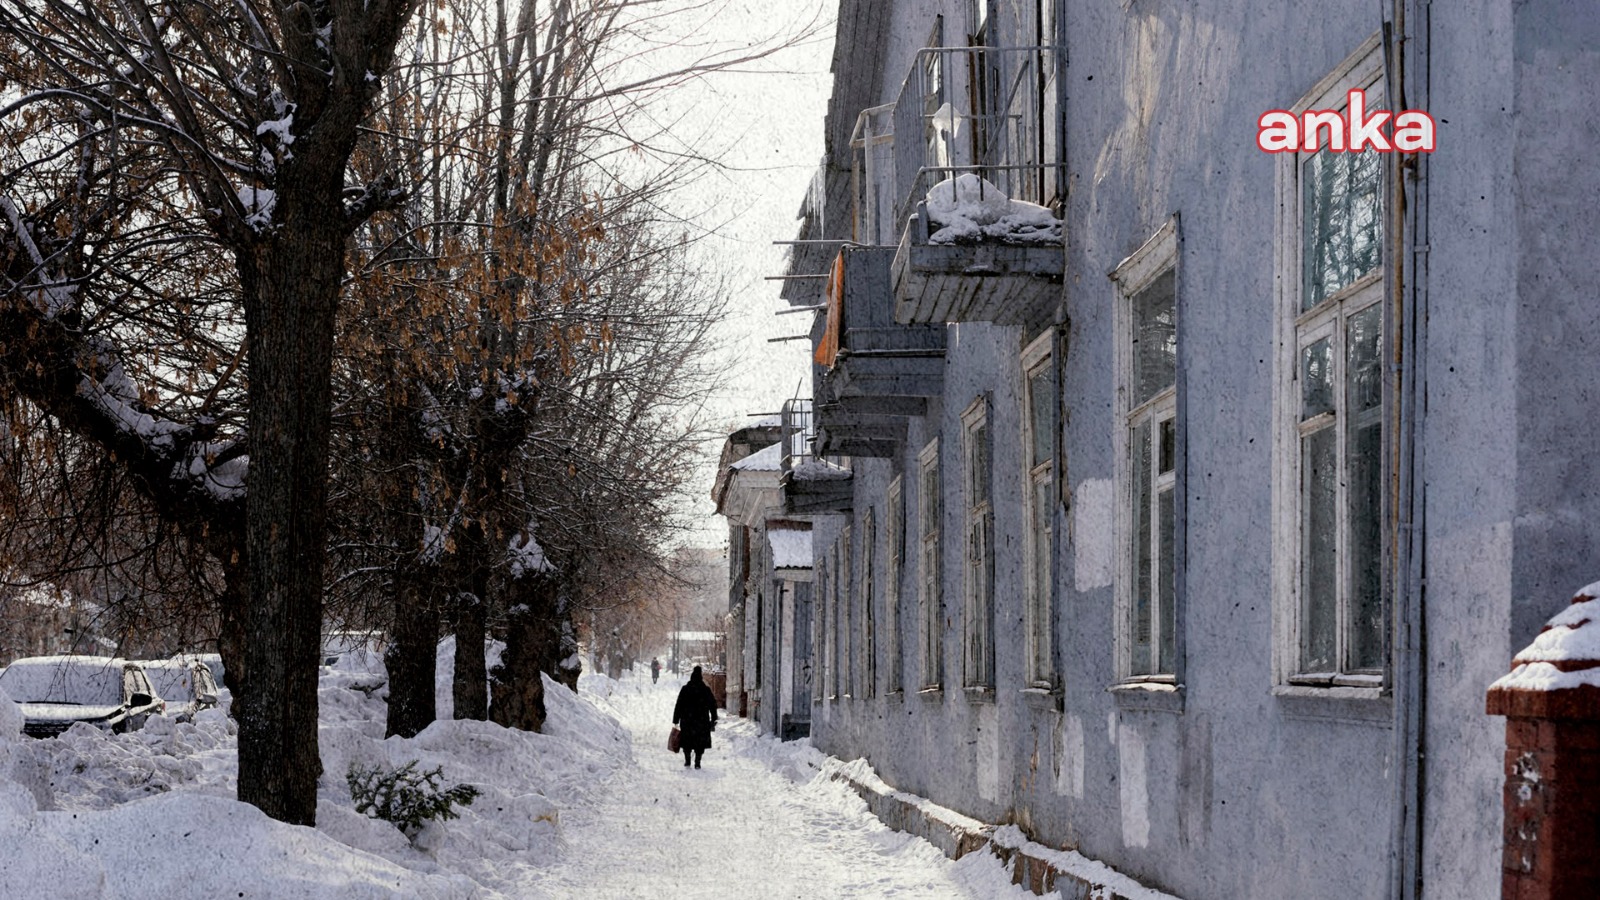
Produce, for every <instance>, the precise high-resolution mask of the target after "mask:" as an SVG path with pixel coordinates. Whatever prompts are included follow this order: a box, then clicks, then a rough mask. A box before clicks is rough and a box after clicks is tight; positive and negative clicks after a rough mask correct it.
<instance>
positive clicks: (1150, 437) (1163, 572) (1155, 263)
mask: <svg viewBox="0 0 1600 900" xmlns="http://www.w3.org/2000/svg"><path fill="white" fill-rule="evenodd" d="M1176 261H1177V222H1176V220H1172V221H1169V222H1168V223H1167V224H1166V225H1164V226H1162V227H1161V228H1160V229H1159V230H1158V231H1157V232H1156V234H1155V235H1154V236H1153V237H1151V238H1150V240H1148V241H1146V242H1145V244H1144V245H1143V246H1142V247H1140V248H1139V250H1138V251H1137V252H1136V253H1134V254H1133V255H1132V256H1130V257H1128V259H1126V260H1124V261H1123V262H1122V263H1121V264H1120V265H1118V266H1117V269H1116V271H1114V272H1113V273H1112V278H1113V279H1114V280H1115V281H1116V283H1117V290H1118V303H1117V319H1118V328H1117V332H1118V334H1119V339H1118V356H1119V362H1118V366H1117V369H1118V381H1119V384H1118V390H1117V393H1118V396H1119V403H1120V406H1121V409H1122V412H1121V422H1120V423H1119V425H1120V427H1119V429H1118V431H1119V435H1120V438H1121V441H1120V443H1121V444H1122V447H1121V453H1120V454H1119V457H1120V459H1119V467H1118V468H1119V472H1120V475H1121V477H1120V478H1119V482H1120V485H1121V490H1122V496H1123V504H1122V510H1123V512H1122V515H1121V517H1120V523H1121V527H1120V529H1119V530H1120V532H1121V539H1120V540H1119V542H1118V543H1119V545H1120V547H1121V553H1122V565H1121V569H1122V572H1123V577H1122V578H1121V584H1120V586H1119V588H1118V591H1117V598H1118V605H1119V615H1118V619H1119V622H1118V630H1119V642H1118V643H1119V649H1120V652H1119V653H1118V659H1119V670H1120V671H1119V673H1118V674H1119V675H1120V676H1121V678H1123V679H1125V680H1155V681H1172V680H1174V679H1175V677H1176V674H1177V665H1178V632H1177V625H1178V613H1177V576H1178V572H1177V568H1178V560H1177V536H1178V535H1177V505H1176V502H1177V494H1176V486H1177V481H1178V468H1179V465H1178V463H1179V453H1180V449H1181V448H1180V446H1179V443H1178V419H1177V411H1178V391H1177V375H1178V296H1177V273H1176V270H1175V269H1174V268H1173V266H1174V265H1175V263H1176Z"/></svg>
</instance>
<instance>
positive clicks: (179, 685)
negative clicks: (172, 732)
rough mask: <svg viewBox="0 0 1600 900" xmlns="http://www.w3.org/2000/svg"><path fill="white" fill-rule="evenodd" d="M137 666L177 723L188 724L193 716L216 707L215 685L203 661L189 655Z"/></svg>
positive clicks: (145, 662)
mask: <svg viewBox="0 0 1600 900" xmlns="http://www.w3.org/2000/svg"><path fill="white" fill-rule="evenodd" d="M138 665H139V668H140V669H142V670H143V671H144V674H145V675H146V677H148V678H149V679H150V684H151V686H152V687H154V688H155V689H156V691H155V692H156V696H158V697H160V698H161V699H162V700H164V701H166V704H167V715H169V716H174V717H176V718H177V720H178V721H180V722H188V721H191V720H192V719H194V714H195V713H197V712H199V711H200V710H202V709H210V708H211V707H213V706H216V705H217V682H216V679H214V678H212V677H211V669H210V668H209V667H208V666H207V665H206V664H205V662H204V661H202V660H199V659H196V658H195V657H192V656H189V657H175V658H173V659H150V660H140V661H139V663H138Z"/></svg>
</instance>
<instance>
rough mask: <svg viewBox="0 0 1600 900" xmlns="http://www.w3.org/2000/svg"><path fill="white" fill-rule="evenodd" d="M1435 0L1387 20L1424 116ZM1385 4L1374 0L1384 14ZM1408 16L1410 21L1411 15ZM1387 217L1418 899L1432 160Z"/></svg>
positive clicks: (1402, 187) (1400, 709)
mask: <svg viewBox="0 0 1600 900" xmlns="http://www.w3.org/2000/svg"><path fill="white" fill-rule="evenodd" d="M1430 2H1431V0H1393V6H1392V17H1391V18H1390V19H1389V20H1388V21H1385V22H1384V42H1383V46H1384V73H1385V79H1386V87H1387V89H1388V90H1387V93H1388V97H1389V107H1390V108H1391V109H1427V108H1428V95H1429V63H1428V37H1429V33H1430V28H1429V26H1430V18H1429V15H1430ZM1385 3H1386V0H1379V7H1380V12H1389V11H1386V10H1384V9H1383V7H1384V6H1385ZM1408 12H1409V13H1410V14H1411V15H1410V16H1409V17H1408ZM1393 165H1395V167H1396V168H1395V175H1396V178H1395V183H1396V189H1395V190H1394V192H1393V193H1392V194H1391V195H1390V196H1391V197H1392V198H1393V199H1394V201H1395V202H1394V203H1393V205H1392V206H1393V208H1392V209H1391V211H1390V214H1389V216H1388V223H1387V228H1388V230H1389V234H1388V242H1387V243H1388V246H1389V250H1390V252H1389V263H1390V267H1389V278H1390V291H1389V296H1390V298H1391V310H1390V318H1389V321H1390V323H1391V328H1390V334H1391V339H1390V341H1389V354H1390V371H1391V377H1390V379H1389V384H1390V385H1391V386H1392V387H1391V390H1393V392H1394V393H1393V395H1392V397H1393V400H1394V401H1395V402H1394V403H1393V404H1392V405H1391V409H1393V410H1394V412H1393V413H1392V414H1391V416H1390V419H1389V424H1390V426H1391V427H1393V429H1394V435H1395V436H1394V438H1393V440H1392V442H1391V444H1390V446H1391V454H1390V459H1392V460H1393V461H1394V471H1393V473H1392V474H1391V476H1390V479H1389V483H1390V487H1391V490H1392V494H1391V496H1393V497H1394V512H1393V516H1392V518H1391V521H1393V522H1394V523H1395V528H1394V535H1393V563H1394V566H1393V568H1392V570H1391V571H1392V572H1393V576H1394V580H1393V586H1392V588H1391V595H1392V596H1393V598H1394V602H1393V623H1392V625H1393V631H1392V634H1393V646H1392V647H1391V651H1392V652H1391V654H1390V659H1391V666H1392V672H1393V676H1392V681H1391V684H1390V689H1391V692H1392V696H1393V698H1394V716H1395V721H1394V728H1393V732H1392V734H1393V742H1392V753H1393V756H1392V757H1391V758H1392V759H1394V760H1395V761H1396V762H1397V763H1398V769H1399V773H1398V774H1399V777H1398V778H1396V779H1395V795H1394V803H1393V814H1392V820H1391V821H1392V829H1393V830H1392V834H1391V840H1390V845H1389V896H1390V897H1391V898H1393V900H1418V898H1420V897H1421V896H1422V891H1423V871H1422V869H1423V866H1422V861H1423V855H1422V854H1423V827H1422V826H1423V800H1424V796H1425V792H1426V790H1427V767H1426V756H1427V741H1426V733H1425V729H1426V723H1427V696H1428V692H1427V677H1428V669H1427V661H1428V654H1427V647H1428V645H1427V615H1426V613H1427V560H1426V559H1425V555H1424V553H1425V551H1424V547H1425V544H1424V540H1423V538H1424V534H1425V528H1424V525H1425V521H1426V512H1427V506H1426V500H1427V497H1426V489H1425V487H1424V484H1425V482H1424V480H1423V472H1424V468H1423V464H1424V451H1425V448H1424V447H1422V446H1421V445H1420V444H1419V442H1418V438H1419V435H1420V434H1421V430H1422V418H1423V410H1424V409H1425V400H1426V396H1427V378H1426V373H1427V366H1426V362H1427V322H1428V178H1427V174H1428V154H1426V153H1415V154H1410V155H1408V156H1402V157H1400V158H1399V159H1398V160H1396V161H1395V162H1394V163H1393Z"/></svg>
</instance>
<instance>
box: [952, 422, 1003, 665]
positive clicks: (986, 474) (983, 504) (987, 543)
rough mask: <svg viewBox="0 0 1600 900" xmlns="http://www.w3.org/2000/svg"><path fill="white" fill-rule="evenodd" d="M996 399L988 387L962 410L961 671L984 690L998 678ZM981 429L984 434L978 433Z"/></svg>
mask: <svg viewBox="0 0 1600 900" xmlns="http://www.w3.org/2000/svg"><path fill="white" fill-rule="evenodd" d="M992 405H993V401H992V397H991V395H990V394H989V393H988V392H984V393H983V394H980V395H979V396H978V397H977V398H976V399H975V400H973V401H972V403H971V405H969V406H968V407H967V408H966V410H965V411H964V412H962V414H961V434H962V441H961V448H962V466H961V469H962V476H963V477H962V492H963V494H964V500H965V513H966V514H965V517H964V522H963V524H964V526H965V527H964V528H963V529H962V536H963V537H964V538H965V539H966V540H965V547H966V550H965V552H964V554H963V555H962V563H963V565H962V585H963V589H962V599H963V603H962V616H961V635H962V641H961V646H962V653H961V661H962V665H961V671H962V686H963V687H965V688H968V689H969V690H970V689H977V690H979V691H993V690H994V688H995V682H996V678H995V625H996V616H995V575H994V569H995V566H994V531H995V528H994V428H993V422H994V416H993V415H991V413H990V407H991V406H992ZM980 431H981V433H982V436H981V437H977V436H976V435H977V434H978V433H979V432H980ZM980 454H981V455H980ZM980 486H981V487H982V490H981V491H979V490H978V488H979V487H980ZM980 626H981V627H980Z"/></svg>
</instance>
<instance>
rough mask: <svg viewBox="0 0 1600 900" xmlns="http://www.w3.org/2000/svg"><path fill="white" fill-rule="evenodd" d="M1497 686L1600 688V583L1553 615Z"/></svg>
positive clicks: (1585, 590) (1551, 688)
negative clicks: (1587, 686)
mask: <svg viewBox="0 0 1600 900" xmlns="http://www.w3.org/2000/svg"><path fill="white" fill-rule="evenodd" d="M1512 666H1513V668H1512V670H1511V672H1510V673H1509V674H1507V675H1504V676H1502V677H1501V678H1500V679H1499V680H1498V681H1496V682H1495V683H1494V684H1492V685H1490V686H1489V687H1490V690H1494V689H1496V688H1501V689H1508V690H1524V691H1559V690H1566V689H1568V688H1577V687H1582V686H1584V685H1589V686H1592V687H1600V582H1596V583H1594V584H1591V585H1588V586H1587V587H1584V588H1582V589H1580V590H1579V591H1578V593H1577V594H1575V595H1574V596H1573V598H1572V604H1571V605H1569V606H1568V607H1567V608H1566V609H1563V610H1562V611H1561V612H1559V613H1557V614H1556V615H1555V616H1553V617H1552V618H1551V619H1550V621H1549V622H1548V623H1547V624H1546V625H1545V627H1544V629H1543V630H1542V631H1541V632H1540V633H1539V636H1538V637H1536V638H1534V639H1533V643H1532V644H1529V645H1528V646H1527V647H1525V648H1523V650H1522V652H1521V653H1518V654H1517V655H1516V658H1515V659H1513V660H1512Z"/></svg>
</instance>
